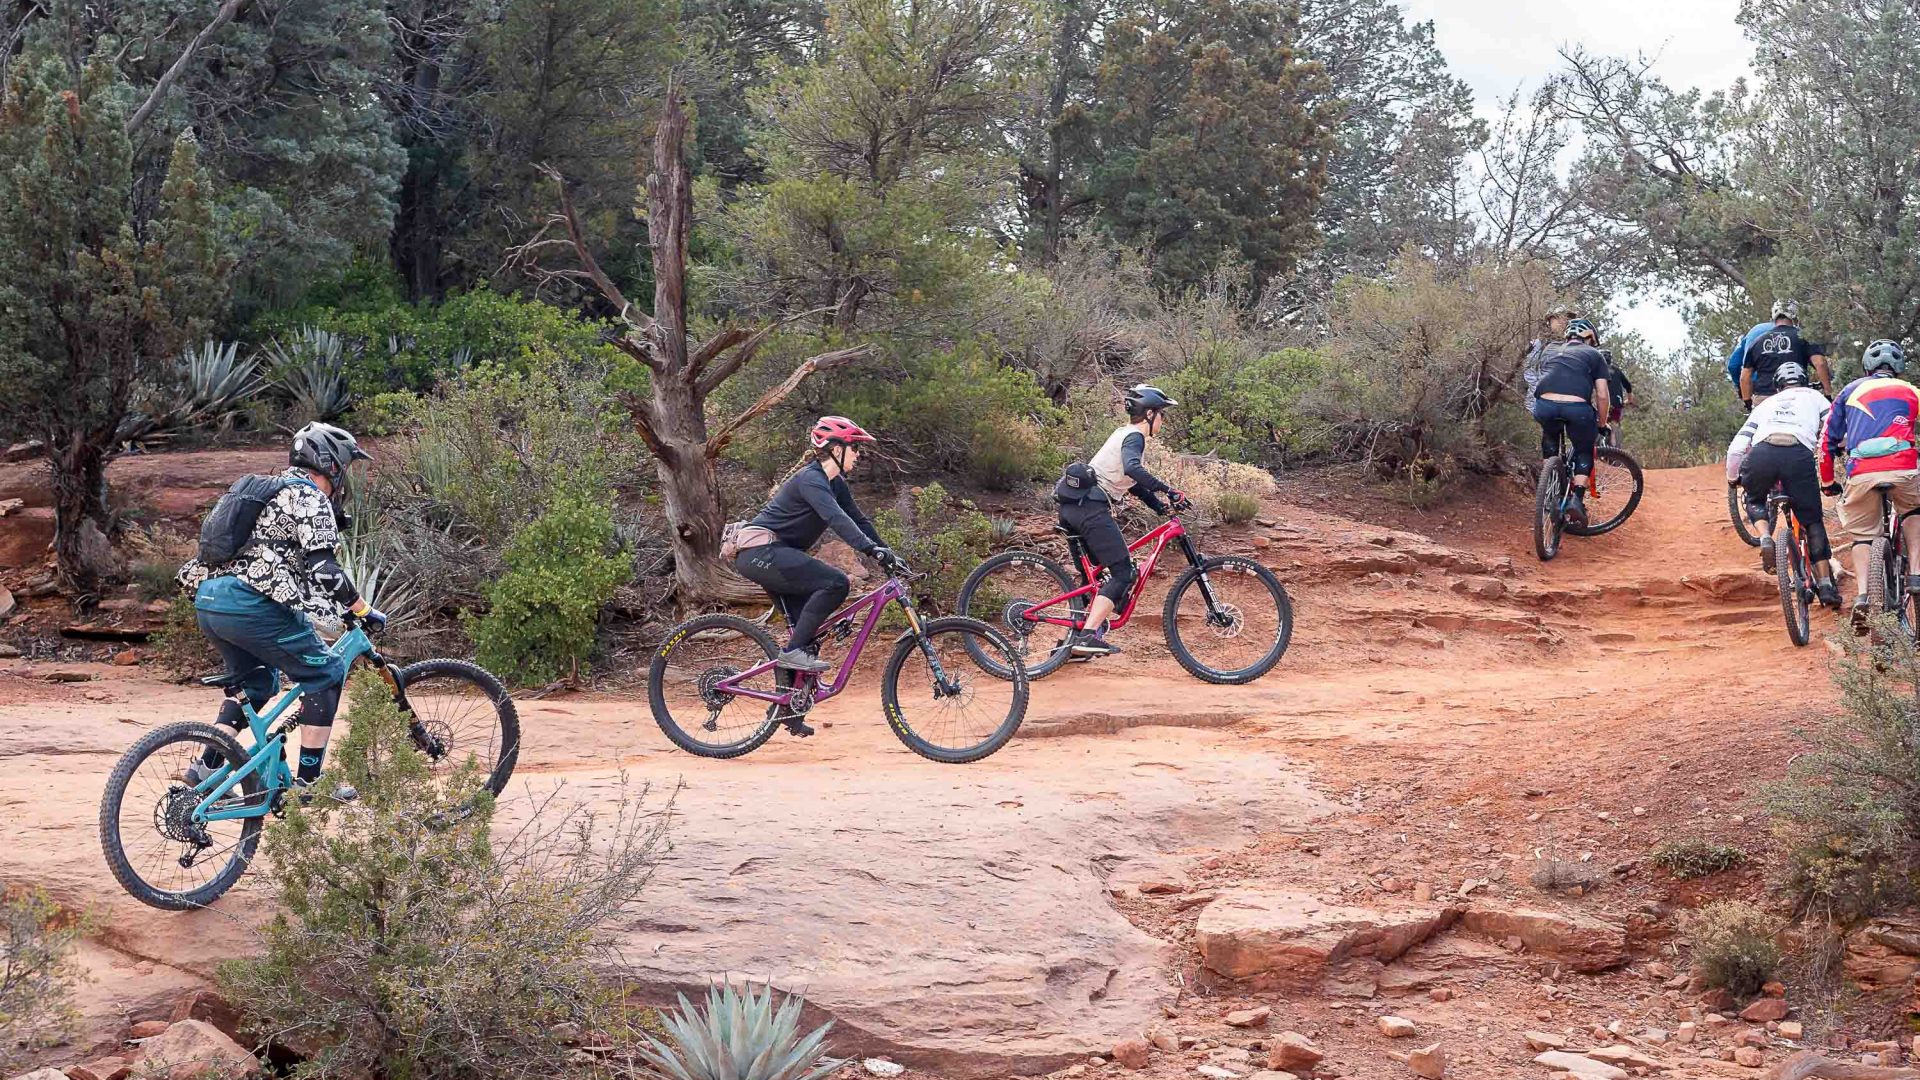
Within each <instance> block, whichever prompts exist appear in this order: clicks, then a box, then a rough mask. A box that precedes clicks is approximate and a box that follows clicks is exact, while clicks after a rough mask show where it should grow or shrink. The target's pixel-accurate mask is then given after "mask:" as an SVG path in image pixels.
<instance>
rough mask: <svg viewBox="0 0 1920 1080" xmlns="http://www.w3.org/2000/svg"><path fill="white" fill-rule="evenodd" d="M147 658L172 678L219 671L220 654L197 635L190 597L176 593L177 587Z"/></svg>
mask: <svg viewBox="0 0 1920 1080" xmlns="http://www.w3.org/2000/svg"><path fill="white" fill-rule="evenodd" d="M147 658H148V659H149V660H152V661H153V663H154V665H155V666H156V667H158V668H159V669H160V670H161V671H164V672H166V674H167V676H168V677H169V678H173V679H182V680H184V679H187V678H189V677H192V676H195V675H205V674H207V673H209V672H213V671H218V670H219V669H220V654H219V653H217V652H215V651H214V650H213V646H212V645H211V644H209V643H208V641H207V636H206V635H205V634H202V633H201V632H200V623H199V620H198V619H196V618H195V617H194V613H193V597H191V596H188V595H186V594H185V593H182V592H179V591H178V587H177V586H176V587H175V592H174V595H173V599H172V600H171V601H169V602H168V603H167V613H166V614H165V615H163V616H161V617H160V629H159V631H158V632H156V633H155V634H154V635H153V638H152V644H151V645H150V646H149V647H148V649H147Z"/></svg>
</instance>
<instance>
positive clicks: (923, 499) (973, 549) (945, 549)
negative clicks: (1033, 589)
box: [873, 483, 993, 604]
mask: <svg viewBox="0 0 1920 1080" xmlns="http://www.w3.org/2000/svg"><path fill="white" fill-rule="evenodd" d="M873 525H874V528H876V529H878V530H880V536H881V537H882V538H883V539H885V540H886V541H887V544H888V546H889V547H891V548H893V550H894V551H896V552H899V553H900V557H901V558H903V559H905V560H907V563H908V565H910V566H912V567H913V569H914V570H915V571H917V572H919V573H923V574H926V575H927V580H926V581H924V582H922V583H921V587H920V588H918V589H916V590H915V591H916V592H918V593H922V594H925V595H927V596H931V597H933V598H934V599H935V600H938V601H939V602H940V603H941V604H951V603H952V601H953V598H954V597H955V596H957V595H959V593H960V585H961V583H962V582H964V581H966V580H967V575H968V574H970V573H972V572H973V568H974V567H975V566H977V565H979V563H980V560H982V559H984V558H986V557H987V553H988V552H989V551H990V550H992V547H993V522H992V521H991V520H990V519H989V518H988V517H987V515H985V514H983V513H981V512H980V510H979V508H978V507H976V506H974V505H973V503H971V502H968V501H967V500H965V499H952V498H949V497H948V495H947V489H946V488H944V487H942V486H940V485H939V484H937V483H935V484H928V485H927V486H926V487H923V488H915V489H913V491H912V492H911V494H910V495H909V496H908V497H907V499H906V500H904V505H903V506H902V507H900V508H889V509H886V510H882V511H881V512H879V513H878V514H875V515H874V521H873Z"/></svg>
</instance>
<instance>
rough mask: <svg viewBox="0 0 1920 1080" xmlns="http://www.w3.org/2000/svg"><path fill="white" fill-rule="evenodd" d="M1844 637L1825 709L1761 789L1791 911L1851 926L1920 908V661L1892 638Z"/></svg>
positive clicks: (1904, 641) (1897, 636)
mask: <svg viewBox="0 0 1920 1080" xmlns="http://www.w3.org/2000/svg"><path fill="white" fill-rule="evenodd" d="M1875 637H1876V638H1878V639H1880V642H1881V643H1880V644H1878V645H1869V644H1866V643H1865V639H1857V638H1855V637H1854V636H1853V635H1851V634H1847V635H1842V636H1841V642H1842V645H1843V647H1844V648H1845V649H1846V653H1845V655H1844V656H1843V657H1842V658H1841V659H1840V661H1839V662H1838V663H1837V664H1836V665H1835V667H1834V673H1833V679H1834V683H1835V685H1836V687H1837V688H1838V689H1839V697H1838V701H1837V703H1836V704H1835V706H1834V707H1833V708H1832V710H1831V711H1829V712H1828V713H1826V714H1825V715H1823V716H1821V717H1819V718H1818V719H1817V720H1816V721H1815V722H1814V723H1812V724H1810V725H1809V726H1808V727H1807V728H1805V729H1802V730H1798V731H1796V732H1795V733H1794V734H1795V736H1796V737H1798V738H1799V739H1800V740H1801V741H1803V742H1805V743H1806V744H1807V746H1808V749H1807V750H1806V751H1805V752H1803V753H1801V754H1799V755H1797V756H1795V757H1794V758H1793V760H1792V762H1791V763H1790V764H1789V765H1788V767H1787V775H1786V777H1785V778H1784V779H1782V780H1781V781H1779V782H1778V783H1775V784H1773V785H1771V786H1770V787H1769V788H1768V789H1767V795H1766V799H1767V807H1768V810H1769V811H1770V813H1771V814H1772V820H1773V832H1774V836H1775V838H1776V839H1777V840H1778V841H1779V844H1780V847H1781V849H1782V850H1784V851H1785V852H1786V867H1785V872H1784V875H1783V877H1784V881H1783V884H1784V886H1785V888H1786V890H1787V892H1788V894H1789V895H1790V896H1791V897H1792V899H1793V901H1794V905H1795V910H1796V912H1799V913H1808V914H1811V915H1813V916H1814V917H1815V918H1818V919H1823V920H1826V921H1828V922H1831V923H1834V924H1838V925H1842V926H1845V925H1849V924H1852V923H1854V922H1857V921H1859V920H1861V919H1865V918H1868V917H1870V916H1872V915H1874V914H1877V913H1879V912H1881V911H1884V910H1888V909H1892V908H1897V907H1905V906H1909V905H1911V904H1913V903H1915V902H1916V901H1920V890H1916V887H1915V886H1916V882H1917V881H1920V806H1917V805H1916V804H1915V802H1914V800H1913V797H1912V792H1914V791H1915V790H1920V756H1917V755H1915V754H1914V752H1913V747H1914V746H1916V745H1920V658H1916V654H1915V651H1914V648H1913V645H1912V644H1911V642H1910V641H1909V639H1908V638H1907V637H1906V635H1904V634H1901V633H1899V632H1897V631H1895V632H1890V633H1886V634H1876V635H1875Z"/></svg>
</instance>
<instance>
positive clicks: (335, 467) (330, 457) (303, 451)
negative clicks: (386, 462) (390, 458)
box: [287, 420, 373, 491]
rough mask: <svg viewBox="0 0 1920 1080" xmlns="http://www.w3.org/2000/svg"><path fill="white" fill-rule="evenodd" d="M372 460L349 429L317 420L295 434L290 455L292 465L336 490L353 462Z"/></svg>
mask: <svg viewBox="0 0 1920 1080" xmlns="http://www.w3.org/2000/svg"><path fill="white" fill-rule="evenodd" d="M372 459H373V455H371V454H369V453H367V452H366V451H365V450H362V449H360V444H359V442H357V441H356V440H355V439H354V437H353V435H352V433H350V432H348V431H347V429H345V428H340V427H335V426H333V425H332V424H323V423H320V422H319V421H317V420H316V421H314V422H313V423H311V424H308V425H307V426H306V427H303V428H301V429H300V430H299V431H296V432H294V433H293V449H292V450H290V451H289V452H288V453H287V461H288V463H289V464H293V465H298V466H300V467H301V468H303V469H312V470H313V471H314V472H317V473H319V474H320V475H321V476H324V477H326V478H327V482H328V483H330V484H332V485H333V487H334V489H335V490H336V491H337V490H338V489H339V488H340V481H341V480H342V479H343V478H345V476H346V475H347V469H348V468H349V467H351V466H352V465H353V463H354V462H356V461H371V460H372Z"/></svg>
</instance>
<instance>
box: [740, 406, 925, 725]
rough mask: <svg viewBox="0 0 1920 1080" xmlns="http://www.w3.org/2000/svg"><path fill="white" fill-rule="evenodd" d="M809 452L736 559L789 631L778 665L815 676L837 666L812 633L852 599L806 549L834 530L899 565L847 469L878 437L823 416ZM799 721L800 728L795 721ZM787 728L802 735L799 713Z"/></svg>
mask: <svg viewBox="0 0 1920 1080" xmlns="http://www.w3.org/2000/svg"><path fill="white" fill-rule="evenodd" d="M807 441H808V444H809V445H810V447H811V449H810V450H809V451H808V453H807V455H806V458H805V459H804V461H803V463H802V464H801V465H800V467H799V468H797V469H795V470H794V472H793V473H792V474H791V475H790V476H788V477H787V479H786V480H785V481H783V482H782V483H781V484H780V485H779V487H778V488H777V489H775V491H774V494H773V497H772V498H771V499H769V500H768V501H767V504H766V506H764V507H762V508H761V510H760V513H759V514H757V515H755V516H754V518H753V520H751V521H749V522H748V523H747V526H746V528H745V529H744V530H742V531H743V533H746V534H749V535H746V536H744V537H743V539H742V540H741V543H740V553H739V554H738V555H736V556H735V557H734V561H733V568H734V569H735V570H736V571H738V572H739V574H740V576H741V577H744V578H746V579H747V580H748V581H751V582H753V583H754V584H756V585H758V586H760V587H761V588H763V589H765V590H767V595H769V596H771V597H772V598H773V602H774V604H775V605H777V606H778V607H779V608H780V613H781V614H782V615H784V616H785V617H786V620H787V625H788V627H789V629H790V633H789V636H788V638H787V644H786V647H785V648H784V649H783V650H782V651H781V653H780V655H778V656H777V657H775V658H774V663H775V664H777V665H778V666H779V667H781V668H783V669H785V670H788V671H805V672H811V673H813V674H816V675H817V674H819V673H820V672H823V671H826V670H829V669H830V668H832V666H833V665H832V664H829V663H827V662H826V661H824V660H822V659H820V657H819V656H818V655H817V652H818V647H817V646H816V645H815V642H814V637H815V635H817V634H818V633H819V632H820V626H821V624H822V623H824V622H826V621H827V616H829V615H832V614H833V613H834V611H835V610H837V609H838V608H839V607H840V604H841V602H842V601H844V600H846V598H847V590H848V589H849V588H850V587H851V585H850V583H849V582H848V581H847V575H846V574H844V573H842V572H841V571H840V570H839V569H837V568H835V567H833V566H830V565H828V564H827V563H824V562H822V561H820V560H819V559H816V558H814V557H813V556H812V555H809V554H808V551H810V550H811V549H812V548H813V546H814V544H816V543H818V542H819V540H820V537H821V536H822V535H823V534H824V533H825V532H826V531H827V530H828V529H832V530H833V531H834V533H835V535H837V536H839V537H840V539H842V540H844V541H846V542H847V544H848V546H850V547H852V548H853V549H854V550H855V551H858V552H860V553H861V554H863V555H866V556H868V557H869V558H872V559H874V560H875V561H877V562H878V563H880V565H881V566H883V567H886V568H888V569H889V570H892V569H894V568H895V567H897V566H898V565H899V560H898V559H897V558H895V556H894V554H893V552H892V551H890V550H888V548H887V546H886V544H885V542H884V541H882V540H881V539H880V534H879V532H877V531H876V530H875V529H874V527H873V522H871V521H868V520H867V517H866V515H865V514H862V513H861V512H860V507H859V506H858V505H857V504H856V503H855V502H854V501H853V490H852V489H851V488H849V487H848V486H847V479H846V478H847V473H849V472H851V471H852V470H853V467H854V466H855V465H856V464H857V463H858V462H859V460H860V450H859V445H860V444H862V443H870V442H874V441H876V440H875V439H874V437H873V436H872V435H869V434H867V432H866V430H865V429H864V428H862V427H861V426H860V425H859V424H856V423H854V422H853V421H851V420H849V419H847V418H846V417H844V416H823V417H821V418H820V420H819V422H817V423H815V424H814V425H813V429H812V431H810V432H809V433H808V436H807ZM796 725H798V726H796ZM787 726H788V728H789V729H790V730H793V732H794V733H795V734H797V735H810V734H812V733H813V732H812V729H811V728H807V729H806V730H804V731H802V730H800V728H801V727H804V726H805V725H801V724H800V723H799V720H798V719H797V718H789V719H788V720H787Z"/></svg>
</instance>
